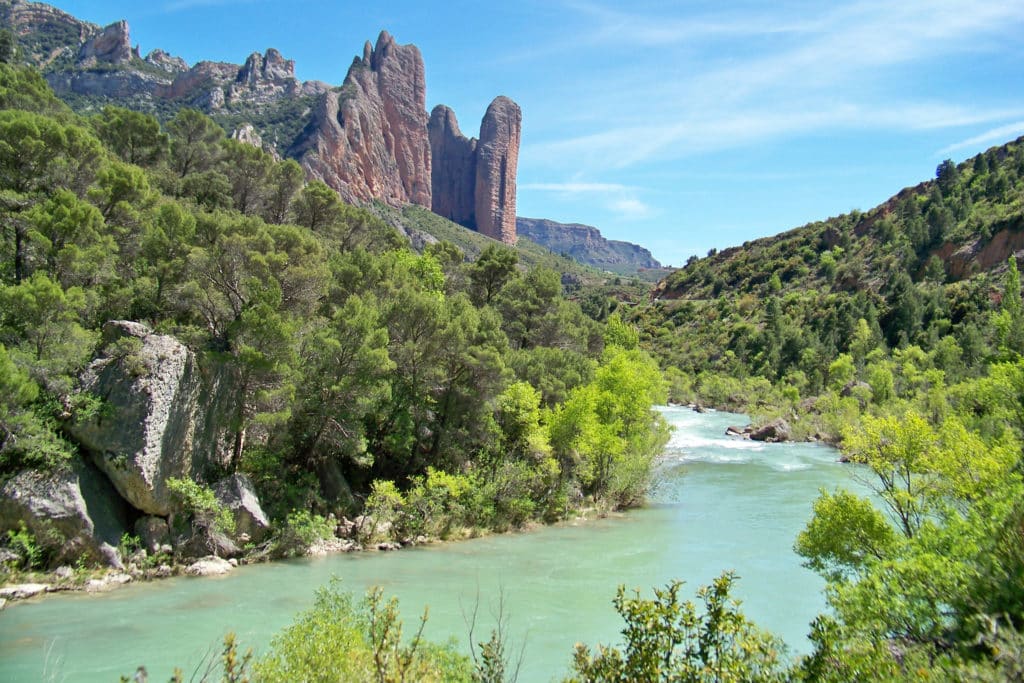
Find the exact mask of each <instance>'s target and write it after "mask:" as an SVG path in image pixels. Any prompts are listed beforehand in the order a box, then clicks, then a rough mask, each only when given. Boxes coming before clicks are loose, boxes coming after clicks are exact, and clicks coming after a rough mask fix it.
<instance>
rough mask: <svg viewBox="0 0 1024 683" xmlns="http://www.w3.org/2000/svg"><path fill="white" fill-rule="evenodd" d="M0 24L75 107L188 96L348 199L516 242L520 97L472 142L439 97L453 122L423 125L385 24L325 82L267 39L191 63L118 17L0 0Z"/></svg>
mask: <svg viewBox="0 0 1024 683" xmlns="http://www.w3.org/2000/svg"><path fill="white" fill-rule="evenodd" d="M0 21H2V24H3V25H4V26H9V27H10V28H11V29H12V30H13V31H14V33H15V34H16V36H17V39H18V42H19V47H20V48H21V50H22V57H23V59H24V60H25V61H27V62H29V63H31V64H33V65H35V66H37V67H39V68H40V69H41V70H42V71H43V72H44V74H45V75H46V79H47V81H48V82H49V83H50V86H51V87H52V88H53V89H54V90H55V91H56V92H57V94H58V95H59V96H60V97H61V98H63V99H65V100H66V101H68V102H69V103H70V104H71V105H72V106H73V107H74V108H76V109H78V110H80V111H90V110H95V109H97V108H99V107H101V106H103V105H105V104H116V105H119V106H124V107H128V108H131V109H136V110H140V111H145V112H149V113H155V114H157V115H158V116H163V117H169V116H170V115H172V114H173V112H175V111H177V110H178V109H180V108H182V107H193V108H196V109H199V110H201V111H203V112H204V113H207V114H209V115H211V116H213V117H214V118H215V119H216V120H217V121H218V122H219V123H220V124H221V125H223V126H224V127H225V128H227V129H228V130H229V131H231V130H237V131H244V135H243V139H246V140H249V141H255V142H257V143H258V144H260V145H263V146H265V147H266V148H267V149H268V150H273V151H275V152H276V153H278V154H282V155H286V156H289V157H292V158H295V159H297V160H298V161H299V162H300V164H301V165H302V166H303V168H304V169H305V171H306V173H307V176H308V177H310V178H316V179H320V180H323V181H324V182H325V183H327V184H328V185H329V186H331V187H332V188H334V189H335V190H337V191H338V192H339V193H340V194H341V196H342V197H343V198H344V199H346V200H347V201H350V202H357V203H367V202H370V201H374V200H377V201H382V202H384V203H386V204H388V205H391V206H395V207H400V206H403V205H406V204H416V205H419V206H423V207H426V208H428V209H432V210H434V211H437V212H438V213H440V214H441V215H444V216H445V217H448V218H451V219H452V220H455V221H456V222H458V223H460V224H461V225H464V226H466V227H468V228H471V229H474V230H478V231H479V232H481V233H483V234H485V235H488V236H490V237H494V238H495V239H499V240H501V241H502V242H505V243H507V244H514V243H515V239H516V227H515V214H516V167H517V163H518V153H519V139H520V129H521V121H522V113H521V111H520V109H519V107H518V105H516V104H515V102H513V101H512V100H510V99H509V98H507V97H498V98H496V99H495V100H494V102H492V103H491V106H490V107H488V109H487V113H486V114H485V115H484V117H483V121H482V123H481V128H480V138H479V140H476V139H472V140H471V139H467V138H464V137H462V134H461V133H460V132H459V130H458V124H457V122H456V121H455V115H454V113H453V112H451V110H449V109H448V108H447V107H444V106H443V105H439V107H438V111H440V112H441V113H440V114H439V117H440V118H441V119H442V120H443V121H442V123H443V122H450V124H451V125H439V126H438V125H435V126H431V125H430V122H431V120H432V119H431V117H429V116H428V114H427V109H426V78H425V69H424V65H423V58H422V56H421V55H420V51H419V49H418V48H416V46H414V45H400V44H398V43H397V42H396V41H395V39H394V38H393V37H392V36H391V35H390V34H388V33H387V32H386V31H382V32H381V34H380V36H379V37H378V39H377V43H376V45H371V44H370V43H369V42H367V43H366V45H365V46H364V49H363V54H362V56H361V57H356V58H355V59H354V60H353V63H352V65H351V67H350V68H349V70H348V73H347V75H346V77H345V80H344V82H343V83H342V85H341V86H340V87H333V86H330V85H328V84H326V83H322V82H320V81H305V82H303V81H299V80H298V79H297V78H296V77H295V63H294V61H292V60H288V59H285V58H284V57H283V56H282V55H281V53H280V52H278V51H277V50H275V49H273V48H271V49H269V50H267V51H266V53H264V54H260V53H258V52H254V53H252V54H251V55H249V57H248V58H247V59H246V60H245V62H244V64H241V65H239V64H230V63H225V62H208V61H203V62H199V63H197V64H195V65H193V66H191V67H190V66H189V65H188V64H187V63H186V62H185V61H184V60H183V59H181V58H179V57H174V56H172V55H170V54H168V53H167V52H164V51H163V50H159V49H156V50H153V51H151V52H149V53H148V54H147V55H146V56H145V57H142V53H141V52H140V50H139V48H138V46H135V47H133V46H132V44H131V37H130V33H129V27H128V23H127V22H126V21H123V20H122V21H118V22H115V23H113V24H110V25H109V26H107V27H105V28H101V27H99V26H97V25H95V24H90V23H88V22H84V21H81V20H79V19H76V18H75V17H73V16H71V15H69V14H67V13H65V12H62V11H61V10H59V9H56V8H54V7H51V6H49V5H45V4H42V3H32V2H24V1H22V0H0ZM444 112H447V114H445V113H444ZM435 113H436V112H435ZM247 125H249V126H252V130H251V131H250V130H249V129H248V128H247ZM253 131H254V132H255V133H256V135H255V136H253V135H252V132H253ZM435 166H436V167H437V168H438V169H439V170H438V172H437V173H435V172H434V171H433V169H434V167H435ZM463 178H465V179H466V180H464V181H463V180H459V179H463ZM453 207H454V208H453Z"/></svg>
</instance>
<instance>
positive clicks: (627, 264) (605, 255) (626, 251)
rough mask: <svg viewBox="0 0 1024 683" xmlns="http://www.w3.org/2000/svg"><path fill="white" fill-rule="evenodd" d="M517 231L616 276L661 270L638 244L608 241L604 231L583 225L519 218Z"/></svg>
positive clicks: (538, 242) (551, 248)
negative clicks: (617, 274)
mask: <svg viewBox="0 0 1024 683" xmlns="http://www.w3.org/2000/svg"><path fill="white" fill-rule="evenodd" d="M516 230H517V232H518V233H519V234H520V235H522V236H524V237H528V238H529V239H530V240H532V241H534V242H536V243H537V244H540V245H542V246H545V247H547V248H548V249H550V250H551V251H553V252H555V253H556V254H565V255H567V256H569V258H572V259H574V260H576V261H579V262H580V263H585V264H587V265H590V266H594V267H595V268H600V269H602V270H610V271H613V272H616V273H635V272H637V271H640V270H650V269H654V270H656V269H659V268H661V264H660V263H659V262H658V261H657V260H656V259H655V258H654V257H653V256H652V255H651V252H650V251H648V250H647V249H644V248H643V247H641V246H640V245H638V244H633V243H631V242H622V241H619V240H609V239H605V237H604V236H603V235H601V231H600V230H598V229H597V228H595V227H593V226H590V225H581V224H579V223H557V222H555V221H551V220H547V219H545V218H523V217H522V216H519V217H518V218H516Z"/></svg>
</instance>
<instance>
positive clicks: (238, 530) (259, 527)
mask: <svg viewBox="0 0 1024 683" xmlns="http://www.w3.org/2000/svg"><path fill="white" fill-rule="evenodd" d="M213 492H214V495H216V496H217V502H219V503H220V504H221V505H223V506H224V507H225V508H227V509H228V510H230V511H231V515H232V516H233V517H234V519H235V538H236V539H238V540H240V541H241V540H242V535H243V534H244V535H245V537H246V539H245V540H246V541H252V542H254V543H259V542H260V541H262V540H263V539H264V538H266V537H267V534H268V533H270V520H269V519H267V515H266V513H264V512H263V508H262V507H260V500H259V498H258V497H257V495H256V489H255V488H254V487H253V485H252V482H251V481H250V480H249V477H247V476H245V475H244V474H232V475H231V476H230V477H228V478H226V479H223V480H221V481H219V482H218V483H217V485H216V486H215V487H214V489H213Z"/></svg>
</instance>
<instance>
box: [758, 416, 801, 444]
mask: <svg viewBox="0 0 1024 683" xmlns="http://www.w3.org/2000/svg"><path fill="white" fill-rule="evenodd" d="M747 434H748V435H749V436H750V438H751V440H753V441H765V442H767V443H781V442H783V441H790V440H791V439H792V430H791V429H790V427H789V423H788V422H786V421H785V420H784V419H782V418H781V417H780V418H776V419H774V420H772V421H771V422H769V423H767V424H765V425H762V426H760V427H757V428H754V429H751V430H749V431H747Z"/></svg>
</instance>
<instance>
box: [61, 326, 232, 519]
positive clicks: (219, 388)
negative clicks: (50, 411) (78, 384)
mask: <svg viewBox="0 0 1024 683" xmlns="http://www.w3.org/2000/svg"><path fill="white" fill-rule="evenodd" d="M103 334H104V341H105V342H106V343H107V348H108V349H111V348H112V349H114V350H115V351H114V352H112V353H108V354H107V355H104V356H101V357H100V358H98V359H97V360H95V361H93V362H92V363H91V364H90V365H89V367H88V368H87V370H86V371H85V373H84V374H83V377H82V385H83V389H84V390H85V391H89V392H91V393H93V394H94V395H96V396H98V397H100V398H101V399H102V400H103V401H104V409H103V410H101V411H100V412H99V414H98V415H97V416H95V417H91V418H89V419H86V420H80V421H74V422H72V423H71V424H70V425H69V426H68V431H69V433H70V434H71V435H72V436H73V437H74V438H75V440H76V441H77V442H78V443H79V444H80V445H81V446H83V447H84V448H85V450H87V451H88V452H89V453H90V454H91V455H92V457H93V459H94V460H95V462H96V465H97V466H98V467H99V468H100V469H101V470H102V471H103V472H104V473H105V474H106V475H107V476H108V477H109V478H110V480H111V481H112V482H113V484H114V486H115V487H116V488H117V490H118V492H119V493H120V494H121V496H122V497H123V498H124V499H125V500H127V501H128V502H129V503H131V504H132V506H134V507H135V508H136V509H138V510H141V511H143V512H146V513H149V514H152V515H159V516H166V515H168V514H169V513H170V512H171V511H172V504H171V496H170V491H169V490H168V488H167V480H168V479H169V478H171V477H190V476H192V474H193V472H201V471H202V470H203V469H205V468H206V467H207V466H208V465H209V464H211V463H219V462H223V459H224V457H225V454H226V453H227V451H228V444H227V443H226V441H227V440H226V437H225V432H226V429H225V428H224V425H225V422H226V418H224V415H225V413H226V411H224V410H223V406H222V405H221V402H222V401H223V400H224V397H223V395H222V394H223V393H224V392H225V388H226V384H225V382H226V380H224V378H221V377H218V376H217V375H216V373H212V372H208V373H206V374H205V375H204V374H203V373H201V372H200V369H199V367H198V365H197V363H196V360H195V357H194V356H193V354H192V352H191V351H189V350H188V349H187V348H186V347H185V346H184V345H183V344H181V343H180V342H179V341H177V340H176V339H174V338H173V337H169V336H166V335H159V334H154V333H153V332H152V331H151V330H150V329H149V328H148V327H146V326H145V325H142V324H141V323H134V322H127V321H112V322H109V323H107V324H106V325H105V326H104V329H103ZM121 338H130V339H136V340H138V342H136V343H135V348H132V347H131V346H129V345H116V344H114V342H116V341H117V340H118V339H121ZM125 349H128V350H127V351H125Z"/></svg>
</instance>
